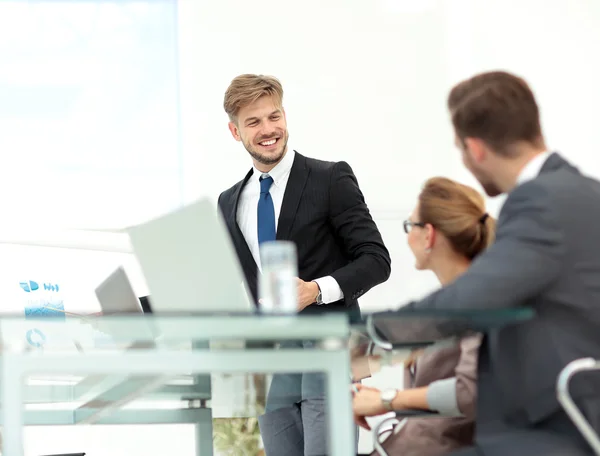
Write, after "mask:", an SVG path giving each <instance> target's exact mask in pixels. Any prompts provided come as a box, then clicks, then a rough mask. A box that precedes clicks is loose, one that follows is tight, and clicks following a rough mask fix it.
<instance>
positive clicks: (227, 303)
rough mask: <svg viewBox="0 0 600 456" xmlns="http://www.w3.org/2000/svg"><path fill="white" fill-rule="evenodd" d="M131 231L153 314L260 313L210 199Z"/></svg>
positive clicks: (222, 222)
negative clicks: (256, 310) (248, 290)
mask: <svg viewBox="0 0 600 456" xmlns="http://www.w3.org/2000/svg"><path fill="white" fill-rule="evenodd" d="M128 233H129V237H130V241H131V245H132V247H133V251H134V253H135V255H136V257H137V260H138V262H139V264H140V266H141V269H142V272H143V274H144V276H145V278H146V283H147V285H148V288H149V289H150V298H151V302H152V313H153V314H157V313H214V312H217V313H226V314H227V313H251V312H254V311H255V309H256V307H255V306H254V304H253V303H252V299H250V297H249V294H248V293H247V291H246V290H247V287H246V284H245V280H244V275H243V273H242V268H241V266H240V264H239V260H238V257H237V254H236V252H235V249H234V247H233V244H232V242H231V239H230V237H229V233H228V232H227V228H226V226H225V223H224V221H223V219H222V218H221V215H220V213H219V212H218V211H217V208H216V206H215V205H214V204H213V203H212V202H211V201H210V200H209V199H208V198H204V199H200V200H198V201H196V202H195V203H193V204H190V205H188V206H185V207H183V208H181V209H178V210H176V211H174V212H171V213H169V214H166V215H164V216H161V217H158V218H156V219H154V220H151V221H149V222H147V223H144V224H141V225H137V226H134V227H132V228H129V230H128Z"/></svg>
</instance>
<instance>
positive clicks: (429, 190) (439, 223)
mask: <svg viewBox="0 0 600 456" xmlns="http://www.w3.org/2000/svg"><path fill="white" fill-rule="evenodd" d="M419 222H421V223H430V224H431V225H433V227H434V228H435V229H436V230H438V231H440V232H441V233H442V234H443V235H444V236H445V237H446V239H448V241H449V242H450V245H451V246H452V248H453V249H454V250H455V251H456V252H457V253H459V254H462V255H464V256H465V257H467V258H469V259H473V258H475V257H476V256H477V255H479V254H480V253H481V252H483V251H484V250H485V249H486V248H487V247H488V246H490V245H491V244H492V243H493V242H494V239H495V235H496V220H494V218H492V217H490V216H489V215H488V214H487V212H486V210H485V201H484V199H483V196H482V195H481V193H479V192H478V191H477V190H475V189H474V188H472V187H469V186H468V185H463V184H459V183H458V182H456V181H453V180H452V179H448V178H445V177H434V178H431V179H429V180H428V181H427V182H426V183H425V186H424V187H423V190H422V191H421V194H420V195H419Z"/></svg>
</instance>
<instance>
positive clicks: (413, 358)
mask: <svg viewBox="0 0 600 456" xmlns="http://www.w3.org/2000/svg"><path fill="white" fill-rule="evenodd" d="M424 351H425V349H424V348H419V349H417V350H413V351H411V352H410V355H408V358H406V359H405V360H404V367H405V368H406V369H410V368H411V367H413V366H414V365H415V364H416V363H417V359H419V357H420V356H421V355H422V354H423V352H424Z"/></svg>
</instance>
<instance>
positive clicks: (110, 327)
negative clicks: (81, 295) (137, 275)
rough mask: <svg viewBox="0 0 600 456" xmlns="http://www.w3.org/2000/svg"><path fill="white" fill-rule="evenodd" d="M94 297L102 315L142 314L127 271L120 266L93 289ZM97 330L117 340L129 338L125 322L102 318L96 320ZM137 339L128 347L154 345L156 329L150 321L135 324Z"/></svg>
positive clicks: (129, 331)
mask: <svg viewBox="0 0 600 456" xmlns="http://www.w3.org/2000/svg"><path fill="white" fill-rule="evenodd" d="M95 293H96V298H97V299H98V302H99V303H100V308H101V309H102V315H103V316H105V315H109V316H110V315H124V314H130V315H136V314H140V315H141V314H143V313H144V312H143V308H142V304H141V302H140V300H139V299H138V297H137V296H136V294H135V292H134V291H133V286H132V285H131V282H130V281H129V278H128V277H127V273H126V272H125V269H123V267H122V266H119V267H118V268H117V269H115V270H114V271H113V272H112V273H111V274H110V275H109V276H108V277H107V278H106V279H104V280H103V281H102V283H100V285H98V286H97V287H96V289H95ZM96 325H97V327H98V329H99V330H101V331H102V332H104V333H106V334H109V335H111V336H113V337H114V338H116V339H117V340H120V341H124V340H129V338H130V337H131V329H130V327H129V324H128V323H127V322H119V321H109V322H107V321H104V320H102V319H100V320H98V321H97V322H96ZM137 328H138V329H137V332H138V335H137V337H139V339H141V340H139V341H135V342H133V344H132V345H131V347H130V348H148V347H153V346H154V342H153V341H154V339H155V337H156V331H155V329H154V328H153V326H152V323H151V322H150V321H145V322H144V324H143V325H141V324H140V325H138V326H137Z"/></svg>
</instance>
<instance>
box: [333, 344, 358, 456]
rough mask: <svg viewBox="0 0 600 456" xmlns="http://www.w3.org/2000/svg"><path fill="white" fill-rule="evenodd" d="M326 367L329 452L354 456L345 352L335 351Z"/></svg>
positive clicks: (348, 375) (354, 442)
mask: <svg viewBox="0 0 600 456" xmlns="http://www.w3.org/2000/svg"><path fill="white" fill-rule="evenodd" d="M330 361H331V362H330V364H329V365H328V367H327V372H326V373H327V404H328V420H329V426H328V433H329V446H330V448H329V451H330V454H331V455H332V456H347V455H351V454H356V448H355V446H356V436H355V435H354V432H356V430H355V426H353V424H352V423H353V421H352V399H351V394H350V382H349V381H348V379H349V378H350V357H349V354H348V351H347V350H337V351H336V352H335V356H334V358H333V360H330Z"/></svg>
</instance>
